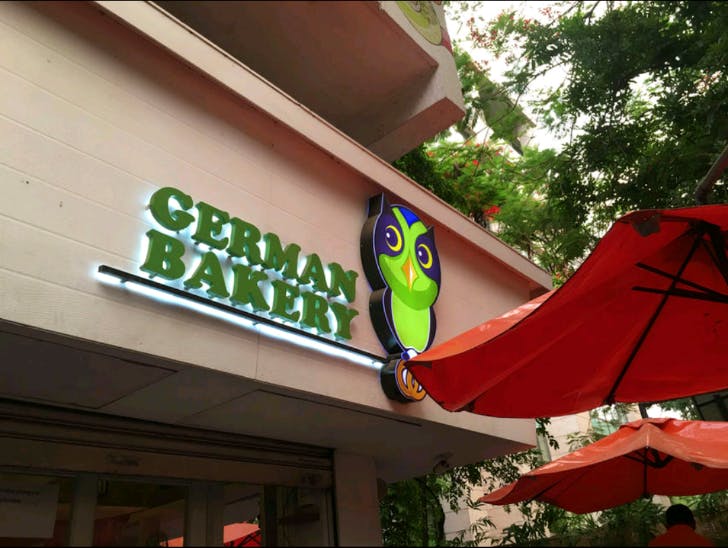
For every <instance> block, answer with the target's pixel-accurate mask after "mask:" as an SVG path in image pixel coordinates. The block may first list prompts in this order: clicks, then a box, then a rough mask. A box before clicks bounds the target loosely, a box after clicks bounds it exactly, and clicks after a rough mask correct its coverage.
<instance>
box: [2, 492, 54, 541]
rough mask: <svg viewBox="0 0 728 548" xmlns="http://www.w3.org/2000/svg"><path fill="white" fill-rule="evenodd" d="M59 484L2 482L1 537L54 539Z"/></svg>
mask: <svg viewBox="0 0 728 548" xmlns="http://www.w3.org/2000/svg"><path fill="white" fill-rule="evenodd" d="M57 508H58V484H57V483H56V484H45V485H42V484H41V485H36V484H33V483H23V482H7V481H2V482H0V537H12V538H18V537H32V538H51V537H52V536H53V527H54V525H55V523H56V511H57Z"/></svg>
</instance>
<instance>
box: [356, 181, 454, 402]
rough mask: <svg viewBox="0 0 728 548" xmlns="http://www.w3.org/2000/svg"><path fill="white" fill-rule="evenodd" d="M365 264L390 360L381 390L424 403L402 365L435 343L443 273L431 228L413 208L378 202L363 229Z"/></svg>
mask: <svg viewBox="0 0 728 548" xmlns="http://www.w3.org/2000/svg"><path fill="white" fill-rule="evenodd" d="M361 258H362V264H363V266H364V273H365V275H366V277H367V280H368V281H369V285H370V286H371V288H372V294H371V297H370V298H369V315H370V317H371V320H372V325H373V326H374V330H375V332H376V333H377V337H378V338H379V341H380V342H381V343H382V346H384V348H385V350H386V351H387V353H388V354H389V358H390V362H389V364H388V365H387V366H385V367H384V368H383V369H382V386H383V387H384V390H385V393H387V395H388V396H390V397H394V399H398V400H400V401H412V400H421V399H422V398H424V397H425V392H424V390H423V389H422V387H421V386H419V384H418V383H417V381H415V379H414V378H412V375H411V373H410V372H409V370H407V368H406V367H404V366H403V365H402V363H401V362H402V361H406V360H408V359H410V358H412V357H414V356H416V355H417V354H419V353H421V352H424V351H425V350H427V348H429V347H430V345H431V344H432V341H433V339H434V338H435V329H436V322H435V312H434V310H433V309H432V306H433V305H434V304H435V301H436V300H437V296H438V295H439V293H440V282H441V273H440V259H439V256H438V254H437V249H436V247H435V239H434V234H433V230H432V227H430V228H428V227H426V226H425V224H424V223H423V222H422V220H421V219H420V218H419V217H418V216H417V215H416V214H415V213H414V212H413V211H412V210H410V209H409V208H407V207H405V206H402V205H390V204H389V202H387V199H386V198H385V197H384V194H380V195H378V196H374V197H372V198H371V199H370V200H369V217H368V219H367V221H366V223H364V226H363V228H362V235H361Z"/></svg>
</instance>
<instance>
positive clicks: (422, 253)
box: [417, 244, 432, 268]
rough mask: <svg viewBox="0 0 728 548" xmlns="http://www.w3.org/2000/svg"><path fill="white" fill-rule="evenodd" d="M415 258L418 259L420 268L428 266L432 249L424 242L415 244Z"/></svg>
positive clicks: (430, 262) (430, 263)
mask: <svg viewBox="0 0 728 548" xmlns="http://www.w3.org/2000/svg"><path fill="white" fill-rule="evenodd" d="M417 260H418V261H420V264H421V265H422V268H430V267H431V266H432V251H430V248H429V247H427V245H425V244H420V245H418V246H417Z"/></svg>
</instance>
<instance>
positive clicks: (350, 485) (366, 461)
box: [334, 451, 382, 546]
mask: <svg viewBox="0 0 728 548" xmlns="http://www.w3.org/2000/svg"><path fill="white" fill-rule="evenodd" d="M334 483H335V486H336V501H335V504H336V527H337V529H336V530H337V534H338V540H339V545H340V546H381V545H382V528H381V525H380V523H379V499H378V496H377V476H376V468H375V466H374V461H373V459H371V458H369V457H364V456H361V455H354V454H351V453H343V452H341V451H336V452H335V453H334Z"/></svg>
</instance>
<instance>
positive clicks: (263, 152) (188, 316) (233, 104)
mask: <svg viewBox="0 0 728 548" xmlns="http://www.w3.org/2000/svg"><path fill="white" fill-rule="evenodd" d="M0 51H3V52H4V53H3V55H1V56H0V80H1V82H0V188H2V190H3V193H2V195H3V200H1V201H0V257H2V262H1V263H0V284H1V285H2V287H3V288H4V290H3V292H2V293H0V318H3V319H6V320H10V321H13V322H18V323H22V324H27V325H31V326H34V327H38V328H41V329H47V330H50V331H54V332H59V333H64V334H69V335H72V336H77V337H81V338H85V339H91V340H94V341H99V342H103V343H106V344H110V345H114V346H119V347H122V348H129V349H133V350H139V351H142V352H146V353H148V354H153V355H157V356H162V357H165V358H169V359H172V360H179V361H182V362H186V363H191V364H195V365H200V366H204V367H207V368H210V369H216V370H219V371H225V372H229V373H234V374H236V375H240V376H242V377H246V378H250V379H256V380H258V381H260V382H263V383H270V384H273V385H279V386H284V387H288V388H292V389H296V390H302V391H307V392H310V393H313V394H321V395H325V396H331V397H333V398H337V399H340V400H343V401H346V402H354V403H359V404H362V405H367V406H374V407H378V408H381V409H385V410H391V411H394V412H396V413H402V414H410V415H412V416H419V417H424V418H427V419H428V420H432V421H435V422H440V423H444V424H449V425H456V426H458V427H460V428H465V429H472V430H476V431H479V432H485V433H489V434H492V435H495V436H502V437H505V438H509V439H515V440H518V441H521V442H525V443H528V442H530V441H532V430H533V427H532V424H531V422H530V421H507V420H498V421H495V420H492V419H488V418H484V417H476V416H472V415H470V414H448V413H445V412H444V411H442V410H441V409H440V408H439V407H438V406H437V405H436V404H434V403H433V402H431V401H426V402H425V403H424V404H422V405H414V406H408V407H407V406H402V405H399V404H395V403H393V402H391V401H389V400H387V399H386V398H385V397H384V395H383V394H382V392H381V389H380V387H379V382H378V379H377V372H376V371H373V370H369V369H365V368H361V367H357V366H355V365H352V364H349V363H348V362H346V363H342V362H341V361H338V360H336V359H334V358H328V357H322V356H321V355H319V354H315V353H313V352H310V351H307V350H302V349H301V350H298V349H292V348H290V347H288V346H286V345H281V344H280V343H278V342H275V341H271V340H269V339H264V338H260V337H259V336H258V335H257V334H255V333H251V332H247V331H244V330H241V329H239V328H237V327H235V326H232V325H228V324H224V323H221V322H219V321H216V320H211V319H209V318H206V317H203V316H200V315H197V314H194V313H187V312H180V311H178V310H176V309H174V308H169V307H164V306H160V305H159V304H158V303H156V302H154V301H150V300H146V299H144V298H129V297H128V296H126V295H125V294H124V293H122V292H120V291H119V290H118V289H115V288H110V287H106V286H104V285H102V284H100V283H99V282H98V281H97V280H96V279H95V278H94V276H93V273H94V271H95V269H96V268H97V266H98V265H99V264H107V265H110V266H113V267H117V268H119V269H122V270H126V271H128V272H131V273H138V272H139V271H138V266H139V256H138V255H139V248H140V245H139V243H140V241H141V240H142V238H143V234H144V233H145V232H146V231H147V230H148V229H149V228H151V227H153V224H152V222H151V221H150V220H149V218H148V217H147V216H146V214H145V211H144V207H145V204H146V200H147V199H148V197H149V195H150V194H151V193H152V192H153V191H154V190H155V189H156V188H159V187H162V186H167V185H171V186H175V187H177V188H180V189H182V190H184V191H185V192H187V193H189V194H191V195H192V197H193V198H194V199H195V200H205V201H207V202H209V203H211V204H213V205H217V206H219V207H222V208H225V209H226V210H227V211H229V212H230V213H231V215H236V216H238V217H240V218H243V219H246V220H248V221H250V222H252V223H254V224H256V225H257V226H258V227H259V228H260V229H261V230H262V231H263V232H267V231H272V232H275V233H276V234H278V235H279V236H280V238H281V240H282V241H283V242H296V243H298V244H299V245H300V246H301V247H302V249H303V252H304V253H311V252H316V253H319V254H320V255H321V257H322V259H323V260H324V261H327V262H330V261H336V262H339V263H340V264H342V265H343V266H344V267H345V268H350V269H355V270H359V271H360V272H361V270H360V267H359V232H360V228H361V225H362V223H363V222H364V220H365V218H366V211H365V208H366V200H367V198H368V197H369V196H370V195H373V194H375V193H378V192H380V191H382V190H383V189H382V188H381V187H380V186H378V185H377V184H376V183H375V182H373V181H371V180H368V179H367V178H365V177H364V176H362V175H361V174H360V173H359V172H357V171H354V170H352V169H350V168H349V167H347V166H345V165H344V164H343V163H342V162H340V161H338V160H337V159H335V158H333V157H332V156H331V155H329V154H328V153H327V152H325V151H323V150H321V149H319V148H317V147H316V146H314V145H313V144H311V143H310V142H308V141H306V140H304V139H302V138H301V137H299V136H297V134H295V133H293V132H292V131H291V130H290V129H288V128H286V127H285V126H283V125H281V124H280V123H277V122H276V121H275V120H272V119H271V118H269V117H268V116H266V115H264V114H262V113H261V112H260V111H259V110H257V109H256V108H255V107H254V106H252V105H250V104H247V103H245V102H244V101H241V100H240V98H239V97H238V96H236V95H234V94H233V93H230V92H229V91H227V90H225V89H224V88H222V87H220V86H218V85H216V84H213V83H211V82H210V81H209V80H208V79H207V78H205V77H204V76H202V75H201V74H199V73H198V72H197V71H195V70H193V69H191V68H190V67H188V66H186V65H185V64H184V63H182V62H180V61H179V60H177V59H176V58H174V57H173V56H172V55H170V54H169V53H167V52H165V51H164V50H162V49H161V48H159V47H158V46H156V45H154V44H153V43H152V42H150V41H147V40H145V39H143V38H141V37H139V36H138V35H136V34H134V33H133V32H132V31H131V30H129V29H127V28H126V27H124V26H122V25H121V24H120V23H118V22H116V21H115V20H113V19H112V18H110V17H109V16H106V15H103V14H102V13H101V11H100V10H99V8H97V7H93V6H92V5H89V4H85V3H67V4H62V5H55V4H52V3H49V4H45V3H39V4H35V3H33V4H31V3H27V4H22V3H2V4H0ZM271 93H275V90H271ZM324 129H326V131H329V130H328V129H327V128H324ZM332 135H333V137H332V139H333V138H334V137H336V135H334V134H332ZM418 192H419V191H418ZM392 199H393V200H392V201H393V202H397V198H396V196H392ZM430 201H431V203H432V204H433V206H432V207H433V210H437V208H438V207H441V204H440V202H439V201H437V200H436V199H435V198H431V199H430ZM428 203H429V202H428ZM423 217H425V218H427V217H428V215H427V211H423ZM436 238H437V242H438V249H439V252H440V257H441V262H442V266H443V286H442V293H441V295H440V300H439V301H438V304H437V306H436V311H437V316H438V325H439V332H438V336H437V338H436V341H435V342H436V343H437V342H440V341H443V340H445V339H446V338H449V337H451V336H453V335H455V334H457V333H459V332H461V331H463V330H465V329H467V328H469V327H472V326H473V325H475V324H477V323H480V322H482V321H484V320H486V319H488V318H490V317H493V316H496V315H498V314H500V313H502V312H504V311H506V310H508V309H510V308H513V307H515V306H517V305H519V304H521V303H522V302H524V301H526V300H528V298H529V291H530V289H529V281H528V280H527V279H526V278H524V277H522V276H517V275H514V271H513V270H512V269H511V268H508V267H506V266H504V265H503V264H502V263H501V262H497V261H495V260H494V259H493V258H492V257H491V256H489V255H488V254H487V253H485V252H484V251H483V249H482V248H481V247H477V246H473V245H471V244H469V243H468V241H467V240H466V239H463V238H462V237H461V235H460V234H459V231H458V229H457V228H456V229H455V230H454V231H453V229H452V228H449V227H447V226H442V225H439V224H438V225H437V226H436ZM530 285H533V283H532V282H530ZM368 294H369V290H368V287H367V285H366V280H365V277H364V275H363V273H361V274H360V276H359V280H358V283H357V299H356V302H355V303H354V306H355V307H356V308H357V309H358V310H359V312H360V316H359V317H358V318H357V319H356V320H355V321H354V323H353V324H352V333H353V340H352V344H353V345H354V346H356V347H359V348H362V349H365V350H368V351H370V352H375V353H381V348H380V345H379V343H378V341H377V339H376V337H375V335H374V333H373V330H372V328H371V326H370V323H369V319H368V314H367V306H368V305H367V303H368Z"/></svg>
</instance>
